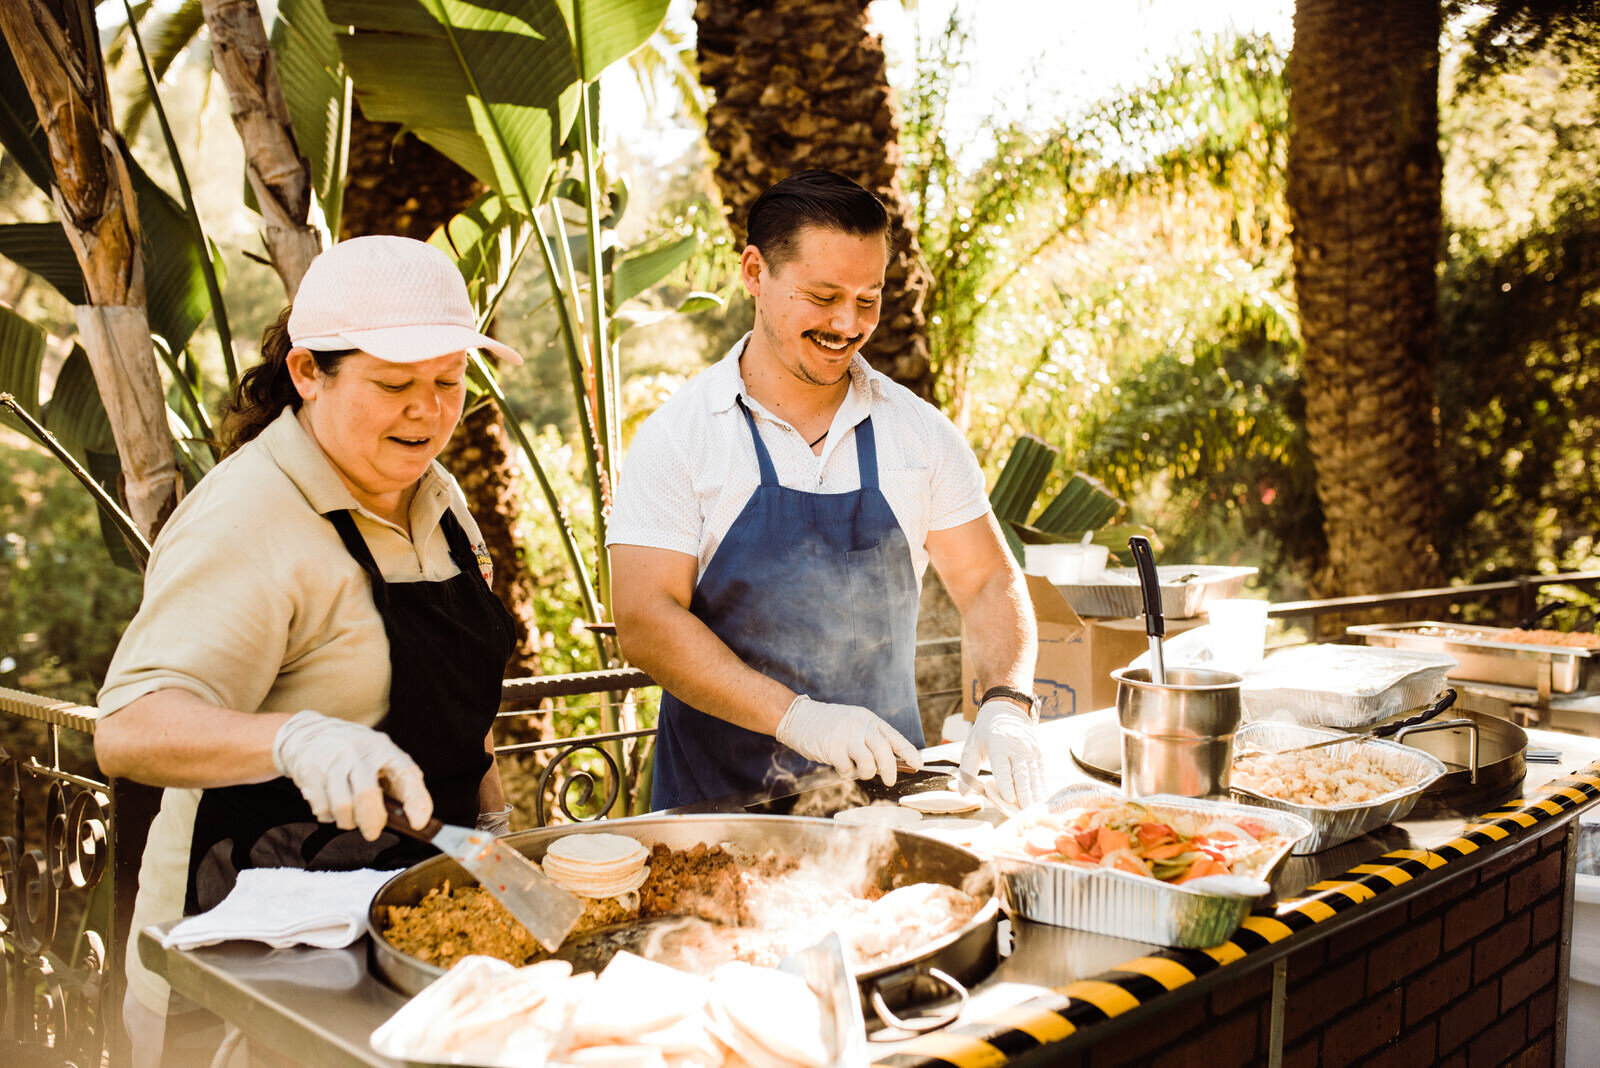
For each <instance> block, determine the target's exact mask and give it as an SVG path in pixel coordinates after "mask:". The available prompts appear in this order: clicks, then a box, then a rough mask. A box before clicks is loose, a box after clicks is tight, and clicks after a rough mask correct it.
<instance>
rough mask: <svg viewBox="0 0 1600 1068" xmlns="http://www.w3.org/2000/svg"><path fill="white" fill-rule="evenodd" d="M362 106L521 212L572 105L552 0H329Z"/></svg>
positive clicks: (567, 45) (573, 81) (541, 180)
mask: <svg viewBox="0 0 1600 1068" xmlns="http://www.w3.org/2000/svg"><path fill="white" fill-rule="evenodd" d="M324 6H325V10H326V11H327V15H328V18H329V19H330V20H331V21H332V22H334V23H336V24H344V25H348V26H350V27H352V28H353V31H354V32H353V33H352V34H351V35H349V36H342V37H340V38H339V48H340V52H341V54H342V55H343V57H344V62H345V65H346V67H347V68H348V69H349V71H350V75H351V78H352V80H353V81H354V82H355V91H356V96H357V97H358V98H359V99H360V101H361V110H362V111H363V112H364V113H365V114H366V116H367V117H368V118H370V119H374V120H376V121H379V122H398V123H401V124H402V125H404V126H406V127H407V128H408V129H409V130H410V131H411V132H412V133H414V134H416V135H417V136H418V137H420V138H421V139H422V140H424V141H426V142H427V143H428V144H430V145H432V146H433V147H434V148H436V149H438V150H439V151H440V152H442V153H443V154H444V155H446V156H448V157H449V158H450V159H452V160H454V161H455V162H456V163H457V164H459V165H460V166H461V167H462V168H463V169H464V170H466V171H467V172H469V173H470V174H471V175H472V176H473V177H474V178H477V179H478V180H479V181H480V182H483V183H484V184H485V185H487V186H489V187H490V188H491V189H494V190H495V191H496V192H498V193H499V194H500V195H501V196H503V197H505V198H506V200H507V201H508V202H509V203H510V204H511V205H512V206H513V208H515V209H516V210H517V211H519V212H522V213H524V214H527V213H529V212H531V211H532V210H533V209H534V207H535V206H536V205H537V203H538V200H539V195H540V193H541V192H542V191H543V189H544V186H545V180H546V177H547V176H548V174H549V171H550V166H551V163H552V161H553V160H554V158H555V155H556V150H557V148H558V146H560V144H561V142H562V140H563V138H564V137H565V136H566V131H567V129H568V128H569V127H570V126H571V125H572V120H573V119H574V117H576V115H577V112H578V90H579V81H578V70H577V66H576V64H575V63H574V60H573V43H572V39H571V33H570V31H569V29H568V27H567V23H566V20H565V19H563V18H562V13H561V8H560V7H559V6H558V5H557V4H556V3H555V2H554V0H497V2H496V3H494V4H493V5H492V6H491V5H468V4H454V3H446V2H444V0H325V4H324Z"/></svg>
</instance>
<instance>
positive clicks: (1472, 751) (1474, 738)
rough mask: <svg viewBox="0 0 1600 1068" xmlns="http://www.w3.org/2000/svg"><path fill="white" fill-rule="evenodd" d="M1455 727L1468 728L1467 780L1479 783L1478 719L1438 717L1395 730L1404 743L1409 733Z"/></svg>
mask: <svg viewBox="0 0 1600 1068" xmlns="http://www.w3.org/2000/svg"><path fill="white" fill-rule="evenodd" d="M1455 727H1465V728H1467V760H1468V761H1469V763H1470V774H1469V775H1468V776H1467V781H1468V782H1469V783H1471V784H1472V785H1473V786H1476V785H1478V721H1477V720H1472V719H1437V720H1434V721H1433V722H1432V723H1419V724H1417V725H1416V726H1414V727H1402V728H1401V729H1400V730H1398V731H1396V732H1395V736H1394V740H1395V741H1396V742H1401V743H1403V742H1404V741H1405V740H1406V735H1408V734H1426V733H1427V732H1429V731H1445V730H1451V729H1452V728H1455Z"/></svg>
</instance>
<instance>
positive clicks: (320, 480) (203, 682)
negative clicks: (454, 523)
mask: <svg viewBox="0 0 1600 1068" xmlns="http://www.w3.org/2000/svg"><path fill="white" fill-rule="evenodd" d="M343 509H352V510H353V511H352V515H353V516H354V517H355V524H356V529H357V530H358V531H360V533H361V536H362V539H363V540H364V541H366V543H367V547H368V549H369V550H370V551H371V552H372V558H373V560H374V562H375V563H376V564H377V565H378V570H379V572H380V573H382V575H383V576H384V578H385V579H386V580H387V581H389V582H417V581H429V582H435V581H439V580H442V579H447V578H450V577H451V576H453V575H456V574H458V573H459V570H460V569H459V568H457V567H456V565H455V562H454V561H453V560H452V558H451V556H450V550H449V546H448V545H447V544H446V542H445V535H444V531H443V530H442V529H441V528H440V526H439V521H440V519H441V518H442V517H443V516H444V513H445V511H446V509H448V510H450V511H453V512H454V513H455V515H456V518H457V519H458V520H459V521H460V523H461V528H462V531H463V532H464V533H465V534H466V536H467V540H468V541H469V542H470V543H471V544H472V546H473V548H474V551H475V552H476V553H477V556H478V559H479V560H480V561H487V559H488V556H487V553H485V552H484V551H483V550H482V547H481V546H482V536H481V535H480V534H479V532H478V526H477V524H476V523H474V522H473V519H472V516H471V515H470V514H469V513H468V512H467V505H466V500H465V499H464V498H463V497H462V495H461V489H460V487H459V486H458V485H457V484H456V481H455V479H453V478H451V477H450V475H449V474H448V473H447V472H446V471H445V470H444V468H442V467H440V466H439V465H438V464H437V463H435V464H433V465H432V466H431V467H430V468H429V469H428V471H427V473H426V474H424V475H423V477H422V481H421V484H420V485H419V486H418V488H417V493H416V497H415V498H414V499H413V501H412V503H411V512H410V515H409V517H408V518H409V520H410V527H411V533H410V534H409V535H408V534H407V532H406V531H405V530H402V529H401V528H400V527H398V526H396V525H395V524H393V523H390V522H388V521H387V520H384V519H380V518H379V517H378V516H376V515H374V514H373V513H371V512H368V511H366V510H365V509H362V508H361V507H360V506H359V505H358V504H357V503H356V499H355V497H354V496H353V495H352V494H351V493H350V491H349V489H347V488H346V487H345V485H344V483H343V482H342V481H340V479H339V475H338V473H337V472H336V471H335V470H334V468H333V465H332V464H331V463H329V461H328V459H327V457H326V456H325V455H324V454H323V452H322V450H321V449H320V448H319V447H318V446H317V444H316V442H315V441H313V440H312V439H311V436H310V435H309V434H307V433H306V431H305V428H304V427H302V426H301V425H300V421H299V420H298V419H296V418H295V415H294V413H293V412H292V411H289V410H287V409H286V410H285V411H284V412H283V414H281V415H280V416H279V417H278V418H277V419H275V420H274V421H273V422H272V423H271V424H269V425H268V426H267V427H266V429H265V430H263V431H262V432H261V434H260V436H259V437H257V438H256V439H255V440H253V441H251V442H250V443H248V444H247V445H245V446H244V447H243V448H241V449H240V450H239V451H238V452H236V453H234V454H233V455H232V456H229V457H228V458H227V459H226V460H223V461H222V462H221V463H219V464H218V465H217V466H216V467H215V468H214V469H213V470H212V471H211V472H210V473H209V474H207V475H206V477H205V478H203V479H201V480H200V482H199V484H198V485H196V486H195V488H194V490H193V491H192V492H191V493H190V494H189V495H188V496H187V497H185V498H184V499H183V503H181V504H180V505H179V506H178V508H177V510H176V511H174V512H173V513H172V517H171V519H169V520H168V522H167V525H166V526H165V527H163V528H162V530H161V535H160V537H158V538H157V539H156V543H155V550H154V552H152V553H151V555H150V562H149V565H148V567H147V569H146V571H145V588H144V599H143V600H142V601H141V602H140V606H139V611H138V613H137V614H136V615H135V616H134V617H133V621H132V622H131V623H129V624H128V629H127V630H126V631H125V632H124V633H123V635H122V640H121V641H120V642H119V643H118V645H117V651H116V654H115V655H114V656H113V657H112V660H111V666H110V668H109V669H107V672H106V678H105V684H104V686H102V688H101V690H100V698H99V703H100V715H102V716H111V715H115V714H116V713H117V711H118V710H119V709H121V708H122V707H124V706H125V705H127V704H129V703H130V702H132V701H133V700H135V699H136V698H139V697H142V696H144V695H145V694H149V693H154V692H155V691H157V690H164V689H177V690H185V691H188V692H189V693H192V694H195V695H196V696H198V697H200V698H202V699H203V700H206V701H209V702H211V703H213V704H217V705H220V706H221V707H223V708H231V709H236V710H238V711H241V712H298V711H300V710H301V709H303V708H310V709H315V710H316V711H318V712H321V713H322V714H323V715H327V716H336V717H339V718H342V719H349V720H354V721H355V722H357V723H361V724H365V725H366V726H374V725H376V724H377V723H378V721H379V720H381V719H382V718H383V716H384V713H385V712H387V711H388V707H389V639H388V635H387V634H386V633H385V631H384V627H383V618H382V617H381V616H380V615H378V609H377V606H376V605H374V604H373V601H372V584H371V582H370V580H369V579H368V578H367V573H366V572H365V571H363V570H362V569H361V565H360V564H358V563H356V561H355V558H354V557H352V556H351V555H350V552H349V550H347V549H346V548H345V546H344V542H342V541H341V540H340V539H339V534H338V531H336V530H335V529H334V526H333V524H332V523H331V522H329V521H328V520H327V518H325V515H324V513H327V512H332V511H339V510H343ZM480 566H482V567H484V568H485V569H486V568H487V564H482V565H480ZM199 803H200V791H199V790H188V789H176V788H169V789H167V790H164V791H162V796H161V808H160V811H159V812H158V813H157V814H156V817H155V819H154V820H153V821H152V822H151V824H150V837H149V841H148V843H147V844H146V846H145V852H144V857H143V858H142V862H141V864H140V868H139V893H138V895H137V896H136V898H135V900H134V909H133V930H134V931H139V930H140V929H142V928H143V927H144V926H145V925H147V924H151V923H161V922H163V921H166V920H175V919H177V918H178V917H179V916H181V915H182V914H183V900H184V889H185V886H186V884H187V880H188V864H189V843H190V839H191V837H192V834H193V827H194V816H195V810H196V808H197V806H198V805H199ZM127 965H128V985H129V988H130V989H131V990H132V991H133V992H134V994H135V995H136V996H137V997H138V998H139V1000H140V1001H141V1002H143V1003H144V1005H145V1006H146V1007H148V1008H150V1009H151V1010H153V1011H156V1012H161V1011H163V1010H164V1007H165V1005H166V999H167V985H166V983H165V981H163V980H162V979H161V978H160V977H159V976H157V975H155V974H154V973H152V972H150V971H148V970H147V969H146V968H145V967H144V965H143V963H142V962H141V961H140V959H139V954H138V953H129V954H128V959H127Z"/></svg>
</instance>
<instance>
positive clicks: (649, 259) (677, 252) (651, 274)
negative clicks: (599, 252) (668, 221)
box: [610, 234, 699, 308]
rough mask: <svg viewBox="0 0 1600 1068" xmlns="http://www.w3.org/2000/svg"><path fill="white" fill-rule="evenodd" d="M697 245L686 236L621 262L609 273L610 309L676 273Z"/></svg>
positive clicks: (694, 238)
mask: <svg viewBox="0 0 1600 1068" xmlns="http://www.w3.org/2000/svg"><path fill="white" fill-rule="evenodd" d="M698 244H699V242H698V239H697V238H696V237H695V236H694V235H693V234H689V235H687V236H685V237H680V238H678V239H677V240H676V241H671V242H668V243H667V244H665V245H662V246H661V247H660V248H656V249H651V250H650V251H649V252H641V253H639V254H638V255H637V256H630V257H629V258H627V259H625V260H623V261H622V262H621V263H619V264H618V265H617V268H616V270H614V271H613V272H612V273H611V301H610V303H611V307H613V308H616V307H620V306H621V305H622V304H623V303H625V302H626V301H629V300H632V299H633V298H634V297H636V296H638V295H639V294H640V293H643V292H644V291H645V290H647V289H649V288H650V287H651V286H653V285H655V284H656V283H657V282H660V281H661V280H662V279H663V278H665V277H667V275H669V274H671V273H672V272H673V271H675V270H677V269H678V267H680V266H682V264H683V261H684V260H687V259H688V258H689V257H690V256H692V255H694V250H695V248H696V246H697V245H698Z"/></svg>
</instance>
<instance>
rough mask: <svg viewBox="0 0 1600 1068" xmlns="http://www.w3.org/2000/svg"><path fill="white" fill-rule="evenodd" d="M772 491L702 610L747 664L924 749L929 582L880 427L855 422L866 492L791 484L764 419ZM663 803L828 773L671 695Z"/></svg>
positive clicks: (662, 741) (696, 602) (765, 470)
mask: <svg viewBox="0 0 1600 1068" xmlns="http://www.w3.org/2000/svg"><path fill="white" fill-rule="evenodd" d="M738 403H739V410H740V411H741V412H743V413H744V418H745V423H746V424H747V425H748V426H749V428H750V440H751V441H753V442H754V443H755V448H756V461H757V462H758V463H759V464H760V467H761V484H760V485H759V486H757V487H756V489H755V492H753V493H752V494H751V495H750V500H749V501H748V502H747V503H746V504H745V506H744V511H742V512H740V513H739V518H738V519H736V520H734V523H733V526H732V527H731V528H730V529H729V530H728V534H727V537H725V538H724V539H723V541H722V544H721V545H719V546H718V547H717V552H716V555H714V556H713V557H712V558H711V563H710V565H709V566H707V567H706V571H705V574H704V575H702V576H700V581H699V583H698V584H696V586H695V590H694V596H693V598H692V599H691V600H690V603H689V610H690V611H691V612H692V613H694V615H695V616H696V617H698V618H699V619H700V620H701V621H702V622H703V623H705V625H706V626H708V627H710V628H711V631H712V633H714V634H715V635H716V636H717V637H718V638H721V639H722V641H723V642H724V643H725V644H726V645H727V646H728V648H730V649H732V650H733V651H734V653H735V654H736V655H737V656H738V657H739V659H740V660H742V661H744V663H745V664H746V665H747V666H749V667H751V668H753V669H754V670H756V671H759V672H761V673H762V674H763V675H767V676H769V677H771V678H774V679H777V680H778V681H779V682H781V683H783V684H784V685H785V686H788V687H789V688H790V689H792V690H794V691H795V692H796V693H803V694H807V695H809V696H810V697H811V698H813V699H814V700H817V701H826V702H828V703H830V704H845V705H861V706H864V707H866V708H870V709H872V710H873V711H874V712H876V713H877V714H878V715H879V716H881V717H883V718H884V719H885V720H887V721H888V723H889V724H890V726H892V727H894V729H895V730H897V731H899V732H900V733H901V734H903V735H905V736H906V738H908V739H909V740H910V741H911V742H912V744H914V745H917V746H919V747H920V746H921V745H922V719H921V715H920V714H919V712H918V711H917V685H916V667H915V664H914V662H913V661H914V657H915V654H916V638H917V576H916V570H915V568H914V567H913V566H912V563H911V546H910V543H909V542H908V541H907V540H906V536H905V533H904V532H903V531H902V530H901V529H900V524H899V522H898V521H897V520H896V519H895V516H894V512H893V511H892V510H891V509H890V507H889V502H888V501H887V500H886V499H885V498H884V496H883V493H882V492H881V491H880V490H879V489H878V450H877V442H876V439H875V438H874V436H873V432H872V419H871V417H868V418H866V419H864V420H862V421H861V422H860V423H859V424H857V425H856V428H855V436H856V461H857V464H858V466H859V467H860V470H861V488H860V489H859V490H855V491H853V492H849V493H806V492H804V491H802V490H795V489H789V488H788V487H786V486H782V485H779V483H778V474H777V471H776V470H775V469H774V468H773V466H772V456H771V454H770V453H768V452H767V447H766V445H765V444H764V443H763V442H762V440H761V435H760V434H759V433H758V432H757V431H756V423H755V419H754V418H753V417H752V416H751V415H750V410H749V409H748V408H746V407H745V405H744V401H743V399H742V398H741V399H740V400H739V402H738ZM655 760H656V764H655V786H654V789H653V792H652V793H651V797H650V803H651V805H652V807H654V808H658V809H659V808H673V807H676V806H679V805H687V804H691V803H693V802H696V801H703V800H707V799H709V798H716V797H725V796H727V795H729V794H740V793H746V794H748V793H772V792H775V791H778V790H780V789H781V788H782V787H783V786H784V784H785V783H786V782H790V781H792V780H793V779H794V778H796V777H798V776H800V775H804V774H806V773H807V772H811V771H815V770H817V769H818V768H820V767H822V765H820V764H815V763H813V762H811V761H810V760H807V759H806V758H805V757H803V756H801V755H800V754H799V753H797V752H795V751H794V750H793V749H790V748H789V747H788V746H786V745H782V744H780V743H779V742H778V740H777V739H776V738H773V737H772V736H771V735H768V734H759V733H757V732H755V731H751V730H746V729H745V728H743V727H739V726H736V725H734V724H732V723H729V722H727V721H726V720H722V719H718V718H717V717H715V716H710V715H707V714H706V713H704V712H700V711H698V710H696V709H693V708H690V707H689V706H688V705H686V704H684V703H683V702H682V701H680V700H678V698H676V697H674V696H672V695H671V694H670V693H665V692H664V693H663V694H662V698H661V716H660V721H659V731H658V733H657V736H656V758H655Z"/></svg>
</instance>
